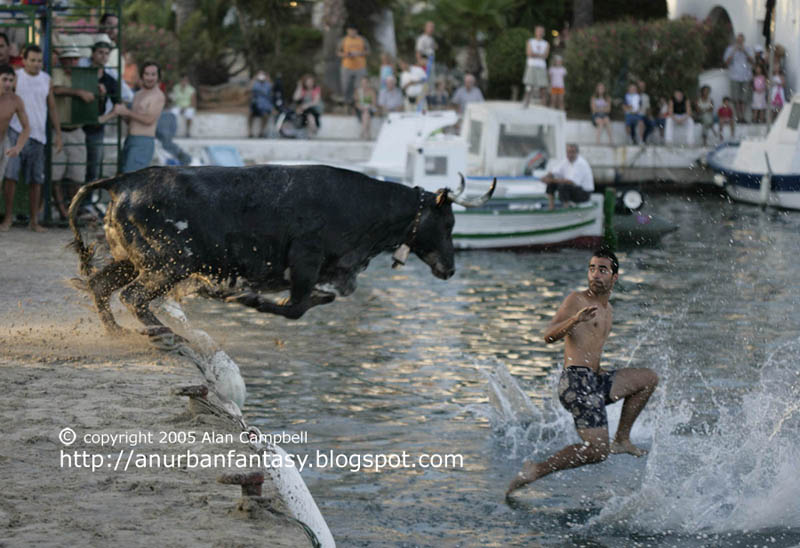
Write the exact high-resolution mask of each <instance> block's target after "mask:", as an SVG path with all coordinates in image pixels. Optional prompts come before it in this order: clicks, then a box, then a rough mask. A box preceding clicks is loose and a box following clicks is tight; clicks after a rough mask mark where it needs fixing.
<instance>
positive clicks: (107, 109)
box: [83, 42, 119, 183]
mask: <svg viewBox="0 0 800 548" xmlns="http://www.w3.org/2000/svg"><path fill="white" fill-rule="evenodd" d="M110 52H111V45H110V44H108V43H107V42H97V43H96V44H94V45H93V46H92V57H91V62H92V67H94V68H96V69H97V74H98V79H97V80H98V83H97V94H98V97H99V100H98V102H97V107H98V113H97V114H98V119H97V123H96V124H87V125H85V126H83V133H84V134H85V135H86V182H87V183H88V182H91V181H96V180H97V179H102V177H103V160H104V159H105V146H104V145H103V138H104V137H105V120H107V119H108V118H113V117H114V114H113V110H114V103H116V102H117V88H118V86H119V83H118V82H117V80H116V79H115V78H114V77H113V76H111V74H109V73H108V71H107V70H106V68H105V66H106V64H107V63H108V56H109V54H110Z"/></svg>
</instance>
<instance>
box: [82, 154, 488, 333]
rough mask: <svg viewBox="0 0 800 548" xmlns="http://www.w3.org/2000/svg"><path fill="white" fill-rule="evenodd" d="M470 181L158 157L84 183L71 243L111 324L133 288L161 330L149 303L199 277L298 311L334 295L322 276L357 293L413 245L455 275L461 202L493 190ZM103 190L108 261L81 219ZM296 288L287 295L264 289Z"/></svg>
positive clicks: (265, 306)
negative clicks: (184, 164)
mask: <svg viewBox="0 0 800 548" xmlns="http://www.w3.org/2000/svg"><path fill="white" fill-rule="evenodd" d="M463 185H464V181H463V177H462V180H461V190H460V191H459V192H458V193H457V194H454V193H453V192H452V191H450V190H447V189H442V190H440V191H439V192H438V193H436V194H434V193H431V192H427V191H424V190H422V189H419V188H409V187H407V186H404V185H401V184H396V183H388V182H382V181H378V180H375V179H372V178H370V177H367V176H366V175H363V174H360V173H355V172H352V171H347V170H343V169H337V168H332V167H328V166H254V167H245V168H224V167H199V168H170V167H151V168H147V169H143V170H140V171H137V172H135V173H128V174H124V175H120V176H118V177H114V178H110V179H104V180H101V181H96V182H94V183H90V184H88V185H86V186H84V187H83V188H82V189H81V190H80V191H79V192H78V194H77V195H76V196H75V198H74V199H73V200H72V203H71V204H70V211H69V220H70V227H71V228H72V231H73V233H74V234H75V240H74V241H73V243H72V245H73V247H74V248H75V249H76V251H77V252H78V253H79V255H80V262H81V273H82V274H83V275H84V276H88V287H89V289H90V290H91V293H92V294H93V296H94V300H95V305H96V306H97V311H98V313H99V314H100V319H101V320H102V322H103V324H104V325H105V327H106V329H108V330H109V331H118V330H119V329H120V328H119V326H118V325H117V323H116V321H115V320H114V317H113V316H112V314H111V310H110V308H109V299H110V297H111V294H112V293H113V292H114V291H116V290H118V289H122V291H121V293H120V300H121V301H122V302H123V303H124V304H125V305H126V306H127V307H128V308H129V309H130V310H131V312H132V313H133V314H134V315H135V316H136V317H137V318H138V319H139V321H141V322H142V323H143V324H144V325H145V326H147V328H148V332H149V333H150V334H151V335H160V334H162V333H164V332H168V331H169V330H168V329H167V328H165V327H164V326H163V324H162V323H161V322H160V321H159V320H158V318H156V317H155V315H154V314H153V313H152V312H151V310H150V307H149V305H150V302H151V301H152V300H153V299H154V298H156V297H158V296H161V295H164V294H166V293H167V292H169V291H170V290H171V289H172V288H173V287H174V286H175V285H176V284H177V283H179V282H181V281H182V280H185V279H187V278H189V277H191V276H199V277H201V278H205V279H206V280H208V279H211V280H216V281H226V282H228V283H230V285H231V286H233V285H235V283H236V280H237V278H241V279H244V280H246V282H247V284H246V285H247V287H248V290H246V291H245V290H242V289H238V290H233V289H225V290H217V291H216V292H215V293H214V296H215V297H219V298H225V299H227V300H229V301H236V302H239V303H241V304H243V305H246V306H250V307H253V308H256V309H257V310H259V311H261V312H270V313H273V314H280V315H282V316H285V317H287V318H293V319H294V318H299V317H300V316H302V315H303V314H304V313H305V312H306V310H308V309H309V308H311V307H312V306H315V305H319V304H325V303H329V302H331V301H333V300H334V297H335V295H334V294H333V293H330V292H325V291H322V290H320V289H319V288H317V286H318V285H320V284H330V285H331V286H333V287H334V288H335V289H336V290H337V291H338V292H339V293H340V294H342V295H349V294H350V293H352V292H353V291H354V290H355V288H356V276H357V275H358V274H359V272H361V271H362V270H364V269H365V268H366V267H367V265H368V264H369V261H370V259H372V258H373V257H374V256H375V255H377V254H379V253H381V252H383V251H387V250H393V249H396V248H398V247H399V246H401V245H403V244H405V245H408V246H409V247H410V249H411V251H413V252H414V253H415V254H416V255H417V256H418V257H419V258H420V259H421V260H422V261H424V262H425V263H426V264H427V265H428V266H430V268H431V271H432V272H433V274H434V275H435V276H436V277H438V278H441V279H447V278H449V277H450V276H452V275H453V273H454V272H455V265H454V257H453V255H454V253H453V241H452V230H453V224H454V217H453V212H452V208H451V202H453V201H455V202H456V203H460V204H462V205H466V206H471V205H477V204H480V203H484V202H485V201H486V200H488V199H489V196H491V192H492V190H493V189H494V186H492V190H490V192H489V193H487V195H485V196H483V197H482V198H480V199H478V200H472V201H471V202H470V201H468V200H463V199H459V195H460V193H461V191H463ZM98 189H105V190H107V191H108V192H109V194H110V195H111V203H110V205H109V208H108V210H107V213H106V217H105V234H106V239H107V241H108V244H109V247H110V249H111V255H112V257H113V261H112V262H111V263H110V264H107V265H106V266H104V267H103V268H101V269H96V268H95V267H93V266H92V256H93V254H94V248H93V246H92V247H87V246H86V245H85V244H84V242H83V240H82V239H81V235H80V232H79V231H78V228H77V226H76V219H75V217H76V215H77V212H78V211H79V209H80V204H81V202H82V201H83V200H84V199H85V197H86V196H87V195H88V194H90V193H91V192H92V191H94V190H98ZM231 282H232V283H231ZM286 289H288V290H289V291H290V296H289V298H288V300H287V301H286V302H285V303H281V304H279V303H275V302H273V301H271V300H268V299H265V298H263V297H262V296H260V295H259V294H258V293H257V292H258V291H281V290H286Z"/></svg>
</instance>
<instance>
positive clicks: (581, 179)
mask: <svg viewBox="0 0 800 548" xmlns="http://www.w3.org/2000/svg"><path fill="white" fill-rule="evenodd" d="M553 175H555V176H556V177H559V178H561V179H568V180H570V181H572V182H573V183H575V184H576V185H578V186H579V187H581V188H582V189H583V190H585V191H586V192H594V176H593V175H592V168H591V166H590V165H589V162H587V161H586V160H584V158H583V156H581V155H580V154H579V155H578V157H577V158H575V163H570V161H569V159H567V160H564V161H563V162H561V163H560V164H559V165H558V167H557V168H556V169H555V171H554V172H553Z"/></svg>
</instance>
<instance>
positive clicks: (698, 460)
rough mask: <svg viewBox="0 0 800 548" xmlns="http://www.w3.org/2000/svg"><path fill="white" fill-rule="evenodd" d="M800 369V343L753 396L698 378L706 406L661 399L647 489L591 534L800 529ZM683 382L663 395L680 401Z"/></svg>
mask: <svg viewBox="0 0 800 548" xmlns="http://www.w3.org/2000/svg"><path fill="white" fill-rule="evenodd" d="M799 359H800V339H798V340H795V341H792V342H789V343H786V344H784V345H782V346H781V347H779V348H778V349H777V350H775V351H774V352H773V353H772V354H771V355H770V356H769V357H768V358H767V359H766V360H765V363H764V364H763V367H762V368H761V373H760V375H759V378H758V381H757V382H755V383H754V384H753V388H752V390H750V391H749V392H746V393H745V394H739V395H737V394H736V393H735V391H731V390H726V389H725V387H722V388H721V387H720V386H719V383H717V385H714V384H713V383H711V382H710V381H708V380H706V379H705V378H704V377H703V376H702V375H700V374H699V373H698V372H695V373H696V374H697V376H699V378H700V380H701V384H704V385H705V388H706V394H707V397H706V398H703V399H699V398H696V397H695V398H689V397H687V398H685V399H683V400H682V401H679V402H676V401H674V400H673V401H672V402H670V400H669V399H667V398H665V397H664V398H661V400H660V401H659V402H657V403H658V407H657V409H656V417H657V418H656V420H655V421H654V425H653V427H654V429H655V433H654V441H653V446H652V450H651V452H650V455H649V457H648V462H647V467H646V470H645V474H644V477H643V480H642V484H641V486H640V488H639V489H638V490H636V491H635V492H634V493H632V494H629V495H623V496H616V497H612V498H611V499H610V500H609V501H608V503H607V504H606V506H605V508H604V509H603V511H602V512H601V513H600V515H599V516H597V517H596V518H594V519H592V520H591V521H590V522H589V524H588V527H589V528H592V527H603V526H609V525H610V526H623V527H625V528H626V529H632V530H641V531H644V532H664V531H674V532H680V533H698V532H711V533H719V532H724V531H752V530H759V529H766V528H774V527H779V528H780V527H787V528H797V527H800V476H798V465H799V464H800V457H798V455H800V410H799V409H798V408H799V407H800V406H798V402H800V371H798V370H797V367H796V364H797V362H798V360H799ZM669 369H672V368H669ZM672 370H674V369H672ZM680 378H681V375H677V376H675V378H673V379H666V381H667V382H662V387H663V390H662V393H664V394H670V393H672V394H681V389H680V385H679V383H676V382H674V381H676V380H679V379H680ZM675 403H679V405H678V406H676V405H675ZM709 410H710V411H712V412H709Z"/></svg>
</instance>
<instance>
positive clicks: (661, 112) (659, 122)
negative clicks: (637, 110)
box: [656, 97, 669, 140]
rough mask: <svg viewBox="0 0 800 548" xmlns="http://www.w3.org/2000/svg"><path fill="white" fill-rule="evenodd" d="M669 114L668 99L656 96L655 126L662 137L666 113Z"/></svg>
mask: <svg viewBox="0 0 800 548" xmlns="http://www.w3.org/2000/svg"><path fill="white" fill-rule="evenodd" d="M668 114H669V101H667V98H666V97H659V98H658V115H657V116H656V127H657V128H658V131H659V133H661V139H662V140H663V139H664V128H666V127H667V115H668Z"/></svg>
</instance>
